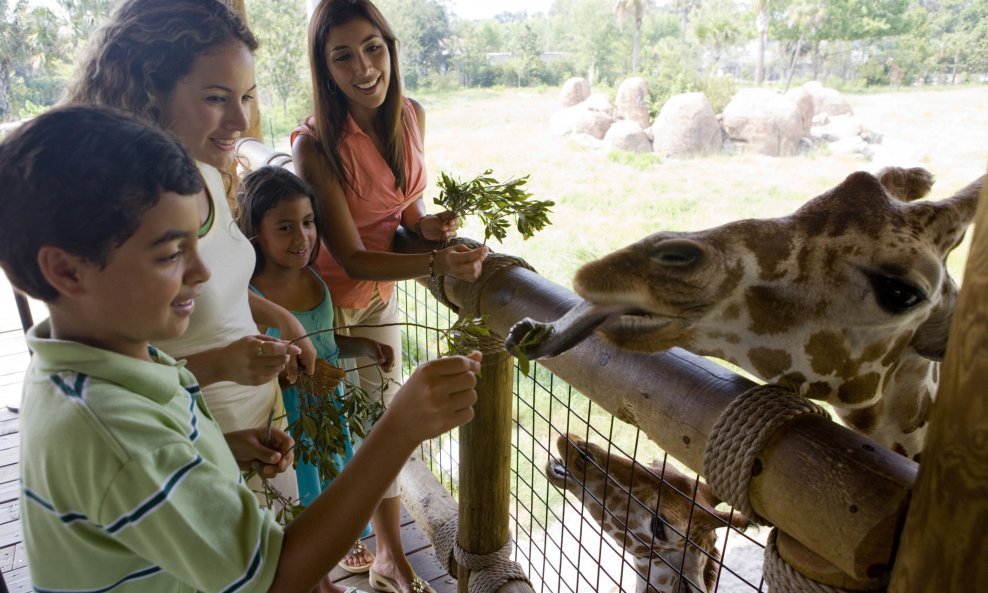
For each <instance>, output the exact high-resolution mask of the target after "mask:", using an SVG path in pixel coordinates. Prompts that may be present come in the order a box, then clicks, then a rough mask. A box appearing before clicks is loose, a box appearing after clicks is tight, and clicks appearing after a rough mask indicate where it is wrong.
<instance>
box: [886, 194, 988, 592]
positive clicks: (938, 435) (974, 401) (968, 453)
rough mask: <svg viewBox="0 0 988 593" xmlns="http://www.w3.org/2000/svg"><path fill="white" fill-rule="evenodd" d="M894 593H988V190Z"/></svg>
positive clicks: (977, 223)
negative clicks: (986, 394) (986, 393)
mask: <svg viewBox="0 0 988 593" xmlns="http://www.w3.org/2000/svg"><path fill="white" fill-rule="evenodd" d="M950 332H951V333H950V341H949V342H948V344H947V356H946V359H945V360H944V364H943V365H942V366H941V377H942V383H941V384H940V390H939V392H938V393H937V401H936V406H935V407H934V408H933V414H932V416H931V419H930V428H929V430H928V431H927V433H926V445H925V447H924V449H923V462H922V465H921V466H920V472H919V478H918V480H917V483H916V488H915V490H914V492H913V503H912V505H911V507H910V509H909V515H908V517H907V519H906V524H905V528H904V530H903V533H902V541H901V544H900V547H899V555H898V557H897V558H896V563H895V569H894V570H893V572H892V581H891V583H890V586H889V593H913V592H916V593H918V592H921V591H922V592H925V591H988V538H986V537H985V528H986V527H988V399H986V398H985V397H984V396H985V385H986V384H988V186H986V187H985V188H984V189H982V191H981V200H980V202H979V204H978V213H977V216H976V217H975V224H974V239H973V241H972V242H971V249H970V251H969V253H968V260H967V268H966V270H965V272H964V286H963V289H962V290H961V293H960V296H959V298H958V301H957V308H956V310H955V313H954V320H953V323H952V326H951V329H950Z"/></svg>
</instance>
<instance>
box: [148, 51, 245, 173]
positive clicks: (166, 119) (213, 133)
mask: <svg viewBox="0 0 988 593" xmlns="http://www.w3.org/2000/svg"><path fill="white" fill-rule="evenodd" d="M256 87H257V84H256V83H255V82H254V56H253V54H251V53H250V50H249V49H247V46H246V45H244V44H243V43H241V42H240V41H232V42H230V43H227V44H225V45H221V46H218V47H216V48H213V49H211V50H210V51H208V52H206V53H204V54H202V55H201V56H199V57H198V58H196V60H195V62H193V63H192V70H191V71H190V72H189V74H188V75H187V76H185V77H184V78H182V79H181V80H179V81H178V84H177V85H176V86H175V89H174V90H173V91H172V92H171V93H169V94H168V96H166V97H165V98H164V100H163V106H162V126H163V127H164V128H166V129H167V130H170V131H171V132H172V133H173V134H175V135H176V136H178V138H179V139H180V140H181V141H182V143H183V144H185V146H186V148H188V149H189V152H191V153H192V156H193V157H194V158H195V159H196V160H198V161H202V162H204V163H207V164H210V165H213V166H214V167H217V168H221V169H222V168H226V167H227V166H229V165H230V164H231V163H232V161H233V158H234V153H235V150H236V143H237V140H238V139H239V138H240V134H241V133H243V131H244V130H246V129H247V127H248V126H249V125H250V103H251V102H252V101H253V100H254V91H255V88H256Z"/></svg>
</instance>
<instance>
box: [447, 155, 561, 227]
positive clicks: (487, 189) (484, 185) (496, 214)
mask: <svg viewBox="0 0 988 593" xmlns="http://www.w3.org/2000/svg"><path fill="white" fill-rule="evenodd" d="M527 182H528V175H526V176H524V177H519V178H517V179H511V180H509V181H506V182H503V183H502V182H500V181H498V180H497V179H495V178H494V177H493V176H492V175H491V170H490V169H488V170H486V171H484V172H483V174H481V175H479V176H477V177H475V178H474V179H471V180H470V181H463V182H461V181H457V180H456V179H454V178H452V177H451V176H449V175H447V174H446V173H440V174H439V182H438V183H437V185H438V186H439V190H440V192H439V197H437V198H435V200H433V201H434V202H435V203H436V204H437V205H438V206H440V207H442V208H443V209H444V210H448V211H450V212H452V213H454V214H456V215H457V216H458V217H461V218H462V217H464V216H470V215H473V216H477V217H479V218H480V220H481V221H482V222H483V223H484V244H485V245H486V244H487V240H488V239H490V238H491V237H494V238H495V239H497V240H498V242H501V241H503V240H504V238H505V237H506V236H507V235H508V227H510V226H511V221H510V219H511V218H514V222H515V228H517V229H518V232H519V233H521V236H522V237H523V238H525V239H528V238H530V237H531V236H532V235H534V234H535V233H536V232H537V231H540V230H542V229H543V228H544V227H545V226H546V225H547V224H549V213H550V212H552V210H550V208H552V206H555V203H554V202H551V201H548V200H531V199H529V198H531V197H532V194H530V193H528V192H527V191H525V189H524V188H523V186H524V185H525V183H527Z"/></svg>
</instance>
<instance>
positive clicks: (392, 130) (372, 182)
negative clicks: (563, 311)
mask: <svg viewBox="0 0 988 593" xmlns="http://www.w3.org/2000/svg"><path fill="white" fill-rule="evenodd" d="M396 41H397V40H396V39H395V36H394V33H393V32H392V30H391V27H390V26H389V25H388V23H387V21H386V20H385V19H384V17H383V16H382V15H381V13H380V12H379V11H378V10H377V8H376V7H374V5H373V4H371V3H370V2H368V1H367V0H323V2H321V3H320V4H319V6H318V7H317V8H316V10H315V13H314V14H313V15H312V20H311V21H310V25H309V59H310V65H311V70H312V86H313V99H314V103H315V113H314V114H313V116H312V117H310V118H309V119H308V120H307V121H306V122H305V123H304V124H302V126H300V127H299V129H298V130H296V132H295V134H293V137H292V143H293V147H292V155H293V158H294V162H295V170H296V172H297V173H298V174H299V175H300V176H301V177H302V178H304V179H305V180H306V181H308V182H309V183H310V184H311V185H312V186H313V187H314V188H315V189H316V193H317V195H318V197H319V206H320V207H321V209H322V213H321V214H322V215H321V217H320V219H321V221H322V225H323V228H322V229H321V235H322V239H323V242H324V244H325V245H326V247H327V248H328V251H329V253H328V254H327V253H325V252H323V254H321V255H320V257H319V259H318V260H317V264H318V266H319V268H320V271H321V274H322V276H323V278H324V279H325V281H326V284H327V285H328V286H329V290H330V293H331V296H332V299H333V304H334V307H335V310H336V311H335V312H336V319H337V322H336V323H337V325H338V326H347V325H371V324H388V323H390V324H396V323H398V322H399V321H400V319H399V316H398V305H397V302H396V299H394V298H392V296H393V292H394V284H395V281H396V280H405V279H408V278H417V277H421V276H438V275H443V274H446V275H450V276H453V277H456V278H459V279H461V280H467V281H474V280H476V279H477V278H478V277H479V276H480V272H481V265H482V263H483V260H484V258H485V257H486V255H487V249H486V247H481V248H477V249H470V248H468V247H466V246H462V245H460V246H454V247H449V248H446V249H440V250H437V251H434V252H432V253H424V254H397V253H394V252H393V251H392V243H393V240H394V234H395V230H396V229H397V228H398V225H399V224H401V225H403V226H405V227H406V228H408V229H413V230H414V231H415V232H417V233H418V234H419V235H421V236H422V237H423V238H425V239H429V240H432V241H438V240H442V239H447V238H449V237H452V236H453V235H455V233H456V228H457V227H458V225H459V221H458V220H457V219H456V218H455V217H454V216H451V215H450V214H449V213H446V212H444V213H442V214H438V215H428V214H426V213H425V204H424V202H423V200H422V192H423V191H424V190H425V185H426V174H425V162H424V156H423V140H422V138H423V135H424V131H425V113H424V112H423V111H422V107H421V105H419V104H418V103H416V102H415V101H412V100H411V99H407V98H405V97H403V96H402V90H401V82H400V80H401V77H400V75H399V71H398V55H397V48H396ZM352 333H353V334H359V335H362V336H365V337H368V338H371V339H375V340H377V341H379V342H384V343H385V344H388V345H390V346H391V348H392V349H393V350H394V352H395V354H396V357H397V356H400V352H401V334H400V331H399V328H398V327H397V325H391V326H390V327H385V328H375V329H360V330H356V329H355V330H353V332H352ZM394 372H395V373H397V372H399V371H394ZM386 379H400V375H397V374H396V375H395V376H393V377H386ZM361 383H362V386H363V387H364V389H366V390H367V391H368V392H369V393H375V392H376V391H377V389H378V385H381V384H382V378H381V374H380V373H379V372H378V371H377V370H376V369H374V370H373V372H372V373H368V374H366V375H365V376H362V377H361ZM385 387H387V385H385ZM388 391H391V392H393V391H394V389H393V388H391V389H389V390H388ZM389 399H390V397H389V394H388V393H387V392H386V393H385V403H387V402H388V401H389ZM399 515H400V503H399V500H398V491H397V487H394V488H393V489H392V490H391V491H390V492H388V494H386V495H385V497H384V498H383V499H382V500H381V503H380V504H379V505H378V508H377V511H375V513H374V516H373V518H372V522H373V524H374V529H375V532H376V534H377V557H376V558H373V557H372V556H371V555H370V553H369V552H367V551H366V550H364V549H362V548H360V547H358V546H355V548H354V550H353V551H352V554H351V555H350V556H349V557H348V558H345V559H344V561H343V562H341V566H343V567H344V568H346V569H347V570H351V571H354V572H356V571H360V570H366V568H364V567H365V566H366V565H368V564H371V563H372V565H371V566H370V583H371V586H372V587H374V588H375V589H377V590H379V591H391V592H394V593H410V592H417V593H422V592H424V591H429V590H430V589H429V588H428V585H426V584H425V583H424V582H423V581H421V579H418V578H417V577H416V576H415V572H414V571H413V570H412V567H411V565H410V564H409V563H408V560H407V559H406V558H405V555H404V552H403V550H402V545H401V534H400V523H399V519H400V517H399Z"/></svg>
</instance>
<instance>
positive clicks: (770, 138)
mask: <svg viewBox="0 0 988 593" xmlns="http://www.w3.org/2000/svg"><path fill="white" fill-rule="evenodd" d="M721 124H722V125H723V126H724V131H725V132H726V134H727V139H728V142H729V143H730V145H731V147H732V148H737V149H739V150H741V151H750V152H756V153H759V154H764V155H768V156H790V155H793V154H796V153H797V152H798V151H799V147H800V141H801V140H802V138H803V120H802V117H801V116H800V114H799V109H798V107H797V106H796V104H795V103H793V102H792V101H790V100H788V99H786V98H785V97H783V96H782V95H780V94H778V93H776V92H775V91H770V90H768V89H742V90H741V91H739V92H738V94H736V95H734V98H732V99H731V102H730V103H728V104H727V107H725V108H724V113H723V114H722V118H721Z"/></svg>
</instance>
